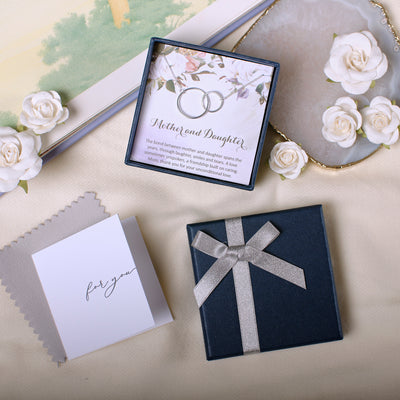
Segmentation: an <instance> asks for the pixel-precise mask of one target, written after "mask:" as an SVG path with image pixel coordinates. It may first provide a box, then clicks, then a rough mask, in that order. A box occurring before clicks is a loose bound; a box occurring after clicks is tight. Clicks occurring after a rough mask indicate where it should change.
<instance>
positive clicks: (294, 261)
mask: <svg viewBox="0 0 400 400" xmlns="http://www.w3.org/2000/svg"><path fill="white" fill-rule="evenodd" d="M187 231H188V237H189V242H190V244H191V246H190V249H191V256H192V262H193V270H194V277H195V281H196V287H195V290H194V293H195V297H196V300H197V303H198V305H199V307H200V316H201V322H202V327H203V334H204V342H205V348H206V354H207V359H208V360H212V359H219V358H224V357H231V356H238V355H242V354H245V353H251V352H258V351H269V350H276V349H282V348H287V347H294V346H301V345H308V344H314V343H320V342H328V341H333V340H339V339H342V337H343V336H342V330H341V323H340V316H339V309H338V305H337V300H336V292H335V284H334V278H333V273H332V266H331V259H330V254H329V248H328V242H327V238H326V232H325V224H324V218H323V212H322V206H320V205H317V206H310V207H304V208H298V209H291V210H285V211H278V212H272V213H265V214H258V215H251V216H246V217H241V218H232V219H228V220H217V221H211V222H204V223H196V224H190V225H188V226H187ZM264 249H265V250H264Z"/></svg>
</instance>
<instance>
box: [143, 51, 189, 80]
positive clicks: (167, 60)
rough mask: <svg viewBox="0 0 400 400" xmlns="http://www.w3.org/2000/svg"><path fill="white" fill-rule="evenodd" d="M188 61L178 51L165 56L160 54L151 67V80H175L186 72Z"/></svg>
mask: <svg viewBox="0 0 400 400" xmlns="http://www.w3.org/2000/svg"><path fill="white" fill-rule="evenodd" d="M187 61H188V60H187V58H186V57H185V56H184V55H182V54H180V53H177V52H176V51H173V52H172V53H169V54H168V55H165V56H164V55H162V54H160V55H159V56H158V57H157V58H156V60H155V61H153V62H152V63H151V65H150V70H149V79H158V78H163V79H164V80H166V81H168V80H170V79H172V80H175V78H176V77H178V76H180V75H182V74H183V73H184V72H185V67H186V63H187Z"/></svg>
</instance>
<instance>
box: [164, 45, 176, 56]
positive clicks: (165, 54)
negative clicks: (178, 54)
mask: <svg viewBox="0 0 400 400" xmlns="http://www.w3.org/2000/svg"><path fill="white" fill-rule="evenodd" d="M174 50H175V48H174V47H172V46H168V47H166V48H165V50H163V51H162V53H161V54H163V55H164V56H167V55H168V54H171V53H172V52H173V51H174Z"/></svg>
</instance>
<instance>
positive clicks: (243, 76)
mask: <svg viewBox="0 0 400 400" xmlns="http://www.w3.org/2000/svg"><path fill="white" fill-rule="evenodd" d="M224 65H225V68H223V70H222V71H221V73H222V72H223V74H224V75H225V76H226V78H227V79H228V81H230V82H232V83H235V84H241V85H247V84H249V83H250V82H251V84H250V86H256V85H257V83H259V82H258V79H257V78H261V77H263V76H264V75H265V73H264V72H263V71H261V70H260V69H259V68H257V67H256V66H255V65H254V64H252V63H247V62H244V61H241V60H235V59H233V60H230V59H228V58H227V59H226V60H224ZM254 79H257V81H254ZM253 81H254V82H253Z"/></svg>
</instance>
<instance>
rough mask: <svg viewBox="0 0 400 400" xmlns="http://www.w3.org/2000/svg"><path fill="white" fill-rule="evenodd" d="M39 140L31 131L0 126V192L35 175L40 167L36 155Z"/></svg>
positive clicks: (38, 149) (10, 188) (39, 144)
mask: <svg viewBox="0 0 400 400" xmlns="http://www.w3.org/2000/svg"><path fill="white" fill-rule="evenodd" d="M40 146H41V140H40V137H39V136H37V135H35V134H34V133H33V132H32V131H30V130H27V131H22V132H17V131H16V130H14V129H12V128H9V127H0V192H9V191H10V190H13V189H15V188H16V187H17V185H18V182H19V181H26V180H29V179H31V178H33V177H35V176H36V175H37V174H38V173H39V172H40V169H41V168H42V159H41V158H40V157H39V156H38V153H39V151H40Z"/></svg>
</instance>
